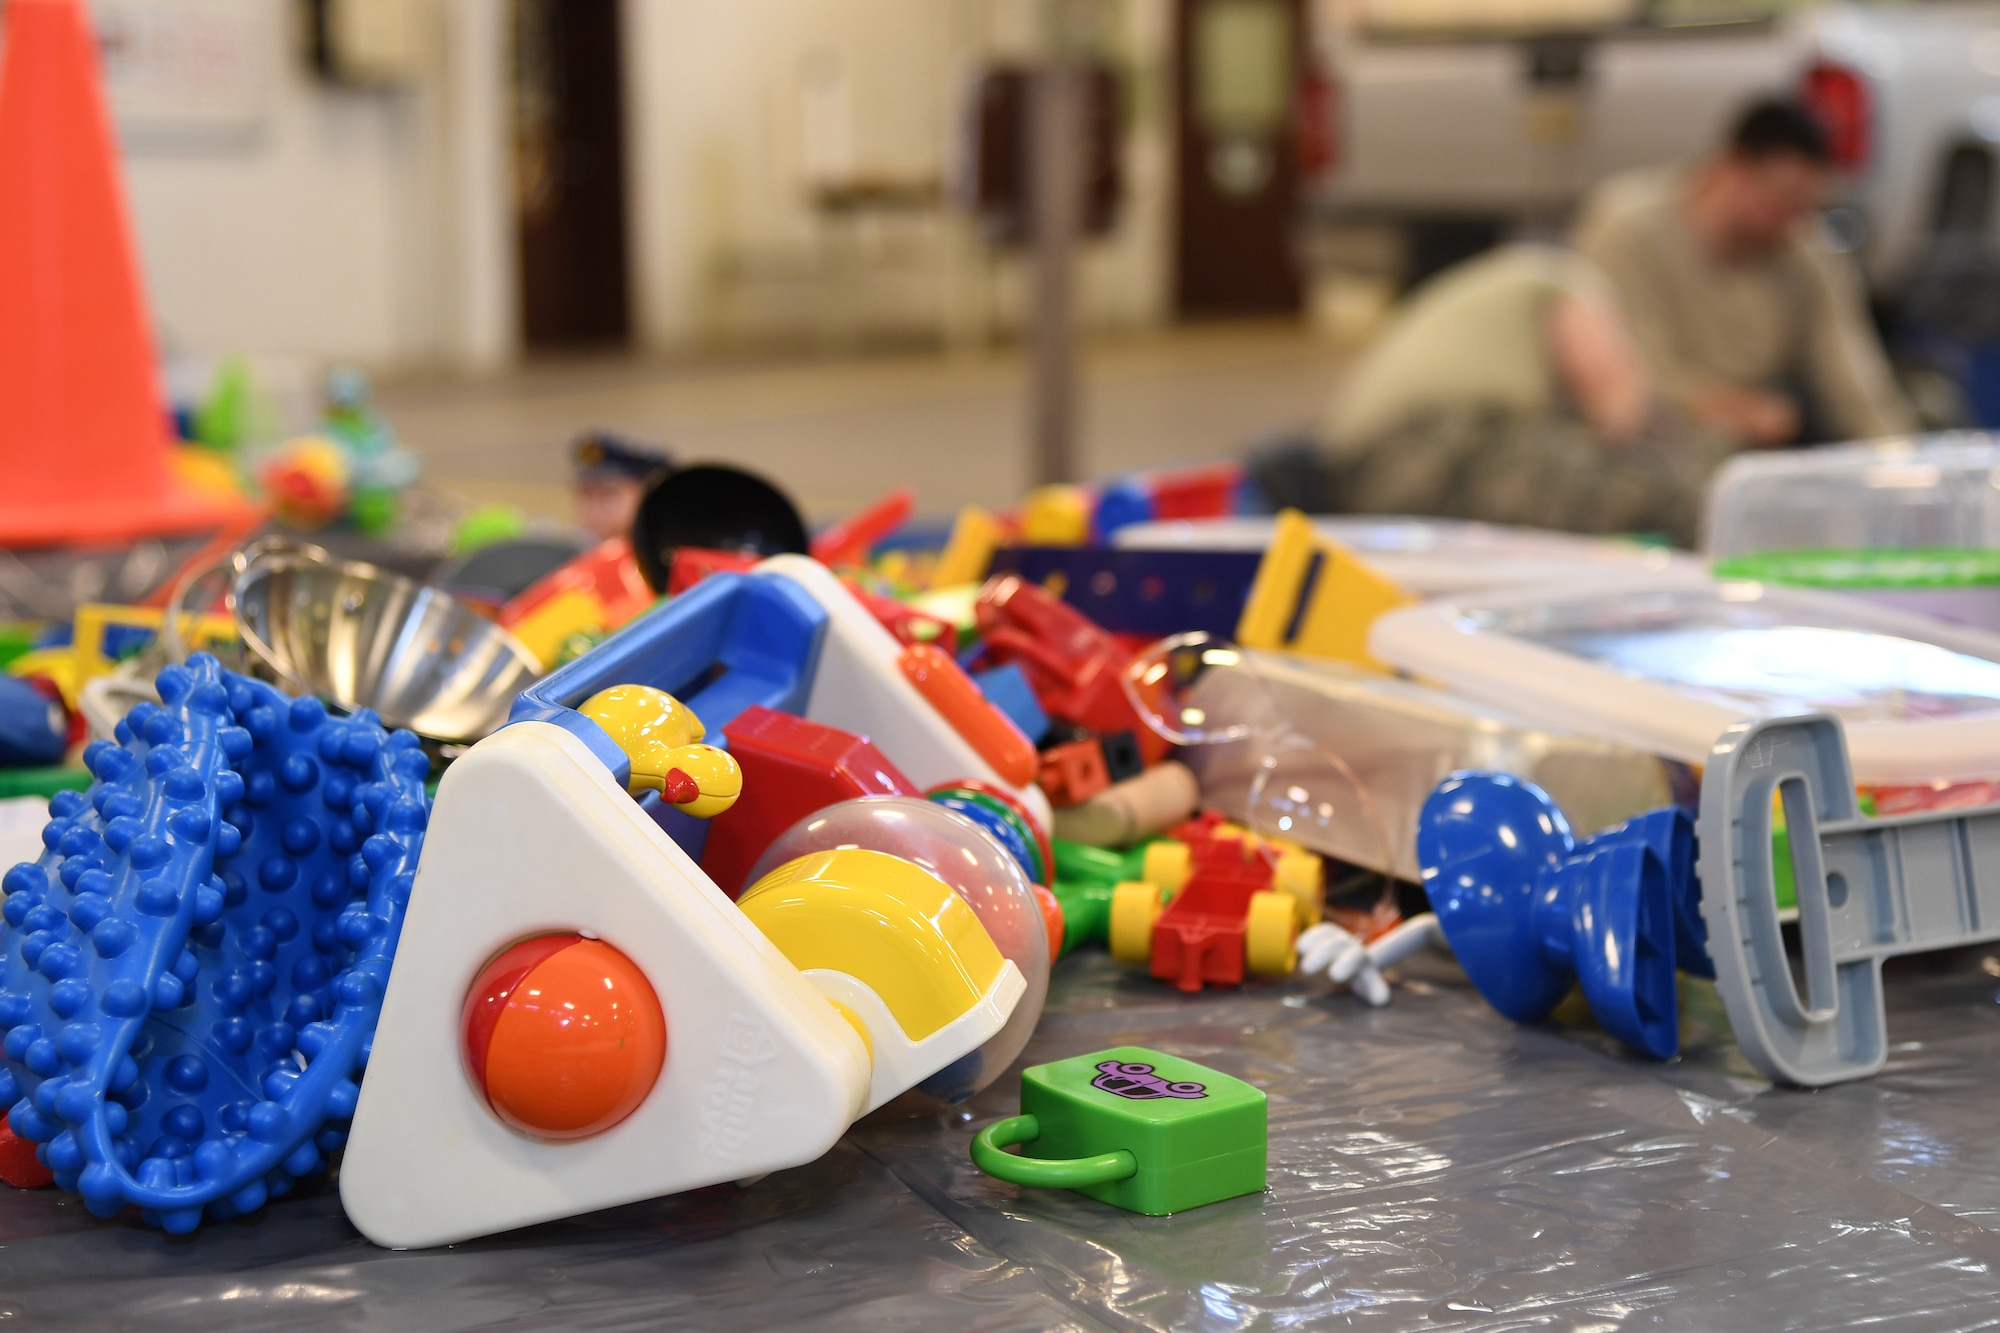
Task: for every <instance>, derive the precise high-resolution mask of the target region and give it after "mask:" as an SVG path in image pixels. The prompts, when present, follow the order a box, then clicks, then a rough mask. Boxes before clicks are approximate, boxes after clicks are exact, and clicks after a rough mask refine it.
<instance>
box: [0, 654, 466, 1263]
mask: <svg viewBox="0 0 2000 1333" xmlns="http://www.w3.org/2000/svg"><path fill="white" fill-rule="evenodd" d="M159 691H160V697H161V698H162V700H164V701H165V706H164V707H155V706H153V705H151V704H141V705H140V706H139V707H137V708H134V709H133V710H132V712H131V713H130V714H129V715H128V716H127V717H126V719H125V721H123V722H121V723H120V724H119V725H118V729H117V737H118V743H117V744H115V745H114V744H112V743H110V742H108V741H99V742H95V743H93V744H92V745H91V746H90V747H89V748H88V749H87V750H85V752H84V762H85V763H86V764H87V765H88V766H89V768H90V771H91V773H92V774H93V775H94V776H95V778H96V782H95V783H94V784H93V785H92V786H91V788H90V790H89V791H88V792H62V793H60V794H58V795H57V796H56V797H55V798H54V799H53V800H51V801H50V802H49V814H50V816H51V818H50V820H49V823H48V826H47V827H46V828H45V829H44V830H43V831H42V842H43V845H44V846H46V847H47V848H48V851H47V852H46V853H45V854H44V855H43V856H42V858H41V860H40V861H39V862H35V863H23V864H20V865H17V866H15V867H14V868H13V869H11V870H9V871H8V872H7V873H6V875H5V876H4V878H0V889H4V890H5V893H6V903H5V907H4V909H0V919H4V921H5V926H4V928H0V1034H4V1037H0V1052H4V1056H5V1058H4V1060H0V1105H10V1104H11V1109H10V1110H9V1112H8V1119H9V1122H10V1124H11V1125H12V1128H13V1130H14V1132H15V1133H16V1134H19V1135H20V1136H21V1137H23V1138H25V1139H30V1140H33V1141H34V1142H35V1143H37V1144H39V1145H40V1147H39V1148H38V1149H37V1156H39V1157H40V1158H41V1159H42V1161H43V1162H44V1163H46V1164H47V1165H48V1166H49V1168H50V1169H51V1170H52V1171H53V1172H54V1173H55V1178H56V1183H57V1184H59V1185H61V1186H62V1187H63V1188H65V1189H72V1190H78V1191H80V1192H81V1193H82V1195H83V1199H84V1203H85V1205H86V1206H87V1207H88V1208H89V1209H90V1210H91V1212H93V1213H96V1214H98V1215H100V1216H111V1215H113V1214H116V1213H117V1212H119V1211H120V1210H122V1209H123V1208H125V1207H126V1206H127V1205H129V1204H137V1205H138V1206H139V1208H140V1210H141V1216H142V1217H143V1218H144V1219H145V1221H146V1222H147V1223H148V1224H149V1225H153V1226H158V1227H162V1228H164V1229H166V1230H167V1231H170V1232H187V1231H192V1230H193V1229H194V1228H195V1227H196V1226H197V1225H199V1224H200V1222H201V1219H202V1216H203V1214H204V1212H205V1213H206V1214H207V1216H208V1217H210V1218H212V1219H217V1220H220V1219H223V1218H228V1217H233V1216H235V1215H237V1214H239V1213H246V1212H249V1211H251V1210H253V1209H255V1208H258V1207H260V1206H261V1205H262V1204H263V1203H264V1201H265V1200H266V1199H267V1198H270V1197H274V1196H277V1195H281V1194H283V1193H285V1192H286V1191H287V1190H289V1189H290V1188H291V1187H292V1184H293V1182H294V1181H296V1180H298V1179H299V1178H301V1177H304V1176H307V1175H310V1174H312V1173H314V1172H316V1171H319V1170H321V1169H322V1168H323V1167H324V1165H325V1160H326V1154H328V1153H331V1152H333V1151H335V1150H336V1149H338V1148H339V1147H340V1146H341V1145H342V1144H343V1143H345V1142H346V1137H347V1122H348V1120H349V1118H350V1117H352V1116H353V1114H354V1106H355V1099H356V1097H357V1095H358V1093H359V1088H358V1086H357V1083H356V1080H357V1079H358V1078H359V1077H360V1074H361V1069H362V1066H363V1065H365V1064H366V1063H367V1059H368V1047H369V1044H370V1042H371V1041H372V1040H373V1038H374V1032H375V1020H376V1017H377V1015H378V1014H379V1012H380V1010H381V1004H382V991H383V987H384V985H385V984H386V983H387V981H388V979H389V965H390V962H391V960H392V958H393V957H394V954H395V948H396V937H397V935H398V933H399V931H400V930H401V927H402V921H403V911H404V908H405V907H406V906H407V904H408V901H409V896H410V889H411V886H412V884H413V883H414V880H415V873H416V866H417V856H418V853H419V851H420V850H421V848H422V845H423V833H424V828H425V825H426V823H427V821H428V820H429V817H430V803H429V801H428V799H427V798H426V797H425V795H424V780H425V777H426V775H427V773H428V770H429V762H428V760H427V759H426V757H425V755H424V753H423V751H422V750H421V749H420V748H419V745H418V741H417V738H416V737H415V736H414V735H412V734H411V733H409V732H396V733H394V734H393V735H392V734H390V733H388V732H386V731H384V730H383V729H382V727H381V725H380V724H379V723H378V722H377V721H376V719H375V718H374V716H373V715H371V714H368V713H358V714H356V715H354V716H353V717H349V718H335V717H330V716H328V714H327V712H326V709H325V708H324V707H323V706H322V705H321V704H320V703H319V702H318V701H317V700H314V699H296V700H294V699H291V698H288V697H286V696H285V695H283V694H281V693H279V692H278V691H277V690H275V689H273V688H272V687H271V686H269V685H266V684H263V683H261V682H259V681H253V680H248V679H245V678H244V677H241V676H238V675H235V674H233V673H231V672H228V671H224V670H223V669H222V668H221V667H220V666H219V665H218V664H217V663H216V661H215V659H214V658H212V657H209V656H207V655H206V654H197V655H196V656H195V657H193V658H191V659H190V660H189V662H188V664H187V666H186V667H184V668H183V667H168V668H166V669H165V670H164V671H162V672H161V673H160V676H159Z"/></svg>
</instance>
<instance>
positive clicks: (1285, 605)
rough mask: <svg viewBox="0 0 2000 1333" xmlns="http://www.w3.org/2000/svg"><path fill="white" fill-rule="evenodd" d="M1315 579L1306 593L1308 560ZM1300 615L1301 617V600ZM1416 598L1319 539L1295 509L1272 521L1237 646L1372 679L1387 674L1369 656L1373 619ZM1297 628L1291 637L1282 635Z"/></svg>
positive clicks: (1239, 624)
mask: <svg viewBox="0 0 2000 1333" xmlns="http://www.w3.org/2000/svg"><path fill="white" fill-rule="evenodd" d="M1315 556H1318V557H1320V570H1319V577H1318V578H1317V579H1314V580H1313V583H1312V588H1311V591H1310V592H1308V591H1307V588H1306V580H1307V579H1308V578H1309V577H1310V576H1311V573H1312V565H1313V557H1315ZM1302 599H1303V600H1304V602H1305V611H1304V614H1300V613H1299V604H1300V602H1301V600H1302ZM1414 601H1416V598H1414V597H1412V596H1410V594H1408V593H1407V592H1404V591H1403V590H1402V589H1401V588H1399V587H1397V586H1396V584H1395V582H1394V581H1393V580H1391V579H1390V578H1389V577H1388V576H1387V575H1385V574H1383V573H1381V572H1380V571H1378V570H1377V569H1375V568H1374V567H1373V566H1372V565H1370V564H1369V563H1368V562H1367V561H1365V560H1363V559H1362V558H1361V557H1360V556H1357V555H1355V554H1354V552H1352V551H1350V550H1348V549H1347V548H1346V547H1344V546H1342V545H1341V544H1340V543H1339V542H1336V541H1332V540H1330V539H1328V538H1325V537H1322V536H1320V535H1319V532H1318V531H1317V530H1316V529H1315V528H1314V527H1313V525H1312V520H1311V519H1309V518H1307V517H1306V516H1305V515H1304V514H1302V513H1300V512H1299V511H1298V510H1296V509H1287V510H1285V511H1284V512H1283V513H1281V514H1279V515H1278V526H1277V530H1276V532H1274V533H1273V534H1272V536H1271V544H1270V546H1269V547H1267V548H1266V549H1265V551H1264V559H1263V562H1262V563H1261V564H1259V565H1258V566H1257V577H1256V578H1255V579H1254V580H1253V581H1252V582H1251V584H1250V597H1249V600H1248V601H1246V602H1245V603H1244V605H1243V616H1242V618H1241V619H1240V620H1238V621H1237V622H1236V641H1237V642H1238V643H1240V644H1242V645H1243V646H1244V647H1245V648H1263V649H1284V650H1288V651H1291V652H1295V653H1304V654H1306V655H1307V656H1310V657H1330V658H1334V659H1336V660H1338V661H1343V662H1351V663H1353V664H1355V665H1356V666H1361V667H1366V668H1368V669H1369V670H1371V671H1381V672H1387V671H1388V670H1389V668H1388V666H1387V665H1386V664H1385V663H1383V662H1380V661H1378V660H1377V659H1376V658H1374V657H1373V656H1371V655H1370V654H1369V652H1368V628H1369V626H1371V625H1373V624H1374V623H1375V619H1376V617H1378V616H1380V615H1382V614H1383V613H1384V612H1386V611H1393V610H1395V609H1396V608H1397V607H1400V606H1408V605H1410V604H1411V603H1412V602H1414ZM1295 620H1296V621H1297V624H1298V628H1297V632H1295V633H1290V634H1288V633H1287V632H1286V630H1287V627H1289V626H1290V625H1292V623H1293V622H1294V621H1295Z"/></svg>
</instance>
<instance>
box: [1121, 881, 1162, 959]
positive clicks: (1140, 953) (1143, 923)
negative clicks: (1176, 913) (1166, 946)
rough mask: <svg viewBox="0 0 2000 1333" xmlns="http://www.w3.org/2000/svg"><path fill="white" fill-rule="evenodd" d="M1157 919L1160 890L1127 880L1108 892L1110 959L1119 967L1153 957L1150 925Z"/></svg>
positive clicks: (1154, 885) (1156, 886)
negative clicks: (1122, 964) (1114, 960)
mask: <svg viewBox="0 0 2000 1333" xmlns="http://www.w3.org/2000/svg"><path fill="white" fill-rule="evenodd" d="M1159 919H1160V886H1159V885H1157V884H1149V883H1147V882H1146V881H1144V880H1127V881H1126V882H1125V883H1123V884H1120V885H1119V886H1118V887H1117V888H1115V889H1113V890H1112V891H1111V932H1110V934H1111V939H1110V944H1111V956H1112V957H1113V958H1116V959H1117V960H1118V961H1119V962H1121V963H1144V962H1148V961H1150V960H1151V959H1152V957H1153V925H1154V923H1155V922H1157V921H1158V920H1159Z"/></svg>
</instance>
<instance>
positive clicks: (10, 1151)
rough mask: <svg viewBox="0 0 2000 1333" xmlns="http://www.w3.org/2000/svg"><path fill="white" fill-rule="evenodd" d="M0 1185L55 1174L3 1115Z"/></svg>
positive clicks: (43, 1180)
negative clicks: (43, 1163)
mask: <svg viewBox="0 0 2000 1333" xmlns="http://www.w3.org/2000/svg"><path fill="white" fill-rule="evenodd" d="M1054 956H1055V955H1053V954H1051V955H1050V957H1054ZM0 1183H5V1184H8V1185H12V1186H13V1187H14V1188H15V1189H17V1190H38V1189H46V1188H47V1187H48V1186H50V1185H53V1184H55V1183H56V1173H55V1172H53V1171H51V1170H49V1169H48V1168H47V1167H45V1166H43V1165H42V1163H41V1159H40V1158H38V1157H36V1156H35V1145H34V1144H33V1143H30V1142H29V1141H28V1140H27V1139H24V1138H22V1137H21V1136H20V1135H18V1134H16V1133H15V1132H14V1130H13V1127H12V1126H11V1125H9V1124H8V1123H7V1117H6V1116H4V1115H0Z"/></svg>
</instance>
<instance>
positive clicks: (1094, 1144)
mask: <svg viewBox="0 0 2000 1333" xmlns="http://www.w3.org/2000/svg"><path fill="white" fill-rule="evenodd" d="M1268 1143H1269V1131H1268V1127H1267V1117H1266V1108H1265V1098H1264V1094H1263V1093H1262V1092H1260V1091H1258V1090H1257V1089H1256V1088H1253V1087H1251V1086H1250V1085H1249V1084H1248V1083H1245V1082H1243V1081H1242V1080H1241V1079H1236V1078H1231V1077H1230V1076H1229V1075H1227V1074H1224V1073H1221V1072H1219V1071H1217V1070H1213V1069H1209V1068H1206V1067H1205V1066H1202V1065H1198V1064H1195V1063H1194V1062H1193V1061H1192V1060H1182V1059H1179V1058H1177V1057H1175V1056H1171V1055H1164V1054H1162V1053H1160V1052H1159V1051H1149V1050H1147V1049H1146V1048H1145V1047H1143V1046H1119V1047H1116V1048H1114V1049H1112V1050H1108V1051H1099V1052H1098V1053H1097V1054H1095V1055H1079V1056H1077V1057H1076V1058H1075V1059H1071V1060H1060V1061H1058V1062H1056V1063H1055V1064H1049V1065H1036V1066H1034V1067H1033V1068H1031V1069H1024V1070H1022V1071H1021V1114H1020V1115H1017V1116H1011V1117H1009V1118H1008V1119H1006V1120H1001V1121H998V1122H997V1123H995V1124H991V1125H988V1126H987V1127H986V1128H985V1129H982V1130H980V1131H979V1133H978V1134H977V1135H976V1136H974V1138H973V1140H972V1161H973V1164H974V1165H976V1166H977V1167H978V1168H979V1169H980V1170H981V1171H984V1172H985V1173H986V1174H987V1175H989V1176H995V1177H997V1178H999V1179H1001V1180H1005V1181H1008V1182H1010V1183H1012V1184H1016V1185H1036V1186H1047V1187H1051V1188H1055V1189H1070V1190H1075V1191H1077V1192H1078V1193H1079V1194H1087V1195H1089V1196H1090V1197H1091V1198H1093V1199H1096V1200H1098V1201H1099V1202H1100V1203H1108V1204H1110V1205H1112V1206H1113V1207H1116V1208H1123V1209H1126V1210H1127V1211H1128V1212H1134V1213H1144V1214H1145V1215H1146V1216H1148V1217H1164V1216H1165V1215H1167V1214H1168V1213H1179V1212H1185V1211H1186V1210H1188V1209H1190V1208H1199V1207H1201V1206H1202V1205H1203V1204H1205V1203H1218V1202H1220V1201H1222V1200H1223V1199H1233V1198H1236V1197H1237V1196H1238V1195H1242V1194H1258V1193H1261V1192H1262V1191H1263V1189H1264V1163H1265V1153H1266V1149H1267V1147H1268ZM1016 1144H1019V1145H1021V1146H1022V1147H1024V1148H1025V1149H1028V1151H1025V1152H1023V1153H1021V1154H1019V1155H1016V1154H1014V1153H1010V1152H1007V1151H1005V1150H1006V1149H1007V1148H1008V1147H1011V1146H1013V1145H1016Z"/></svg>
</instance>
